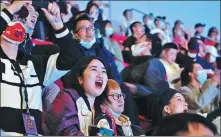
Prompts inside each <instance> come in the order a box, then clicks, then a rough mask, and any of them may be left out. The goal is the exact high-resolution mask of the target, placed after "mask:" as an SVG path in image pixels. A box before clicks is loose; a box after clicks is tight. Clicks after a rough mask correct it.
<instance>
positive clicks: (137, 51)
mask: <svg viewBox="0 0 221 137" xmlns="http://www.w3.org/2000/svg"><path fill="white" fill-rule="evenodd" d="M144 43H145V42H142V43H139V44H135V45H132V46H131V52H132V55H133V56H138V55H139V54H141V53H142V52H143V51H144V50H147V48H148V47H147V46H143V47H142V45H143V44H144Z"/></svg>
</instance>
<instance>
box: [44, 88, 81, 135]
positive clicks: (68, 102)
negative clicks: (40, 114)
mask: <svg viewBox="0 0 221 137" xmlns="http://www.w3.org/2000/svg"><path fill="white" fill-rule="evenodd" d="M44 118H45V122H46V125H47V127H48V129H49V132H50V133H52V134H54V135H57V136H83V133H82V132H81V131H80V123H79V119H78V113H77V107H76V104H75V102H74V101H73V99H72V98H71V96H70V95H69V94H68V93H66V92H64V91H61V92H59V93H58V95H57V97H56V99H55V100H54V102H53V104H52V106H51V108H50V109H49V110H48V111H47V112H46V113H45V114H44Z"/></svg>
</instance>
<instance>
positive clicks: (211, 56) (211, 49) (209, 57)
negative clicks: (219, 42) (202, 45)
mask: <svg viewBox="0 0 221 137" xmlns="http://www.w3.org/2000/svg"><path fill="white" fill-rule="evenodd" d="M217 57H220V56H219V54H218V51H217V49H216V47H215V46H206V55H205V60H206V61H207V62H208V63H210V64H211V65H212V66H213V68H216V67H215V66H216V58H217Z"/></svg>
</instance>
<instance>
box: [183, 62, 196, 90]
mask: <svg viewBox="0 0 221 137" xmlns="http://www.w3.org/2000/svg"><path fill="white" fill-rule="evenodd" d="M194 64H195V62H192V63H188V64H187V65H186V66H185V68H184V70H183V71H182V72H181V76H180V78H181V85H182V86H186V85H188V84H189V83H190V81H191V77H190V76H189V73H190V72H193V65H194Z"/></svg>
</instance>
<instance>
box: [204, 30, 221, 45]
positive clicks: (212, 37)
mask: <svg viewBox="0 0 221 137" xmlns="http://www.w3.org/2000/svg"><path fill="white" fill-rule="evenodd" d="M218 35H219V32H218V30H217V28H216V27H211V28H210V29H209V31H208V34H207V39H206V40H205V45H210V46H215V45H216V43H217V40H218Z"/></svg>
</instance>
